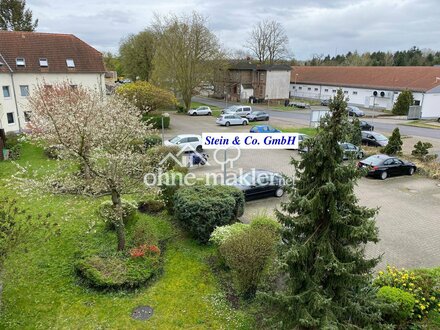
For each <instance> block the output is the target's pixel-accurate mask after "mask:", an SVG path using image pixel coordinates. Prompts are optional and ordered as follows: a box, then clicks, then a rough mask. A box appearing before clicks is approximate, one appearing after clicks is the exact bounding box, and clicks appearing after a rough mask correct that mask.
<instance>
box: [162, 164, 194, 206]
mask: <svg viewBox="0 0 440 330" xmlns="http://www.w3.org/2000/svg"><path fill="white" fill-rule="evenodd" d="M183 169H184V170H185V171H186V172H185V171H182V168H180V167H179V168H177V167H175V168H174V170H172V171H169V172H167V173H164V174H163V175H162V182H161V183H160V185H159V188H160V191H161V195H162V200H163V202H164V203H165V208H166V209H167V211H168V213H169V214H173V213H174V195H175V194H176V192H177V190H178V189H179V188H180V186H181V184H182V182H183V176H184V175H185V174H186V173H187V171H188V169H187V168H183Z"/></svg>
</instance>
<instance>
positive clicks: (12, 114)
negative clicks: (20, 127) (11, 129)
mask: <svg viewBox="0 0 440 330" xmlns="http://www.w3.org/2000/svg"><path fill="white" fill-rule="evenodd" d="M6 117H7V118H8V124H9V125H12V124H13V123H14V122H15V121H14V113H13V112H8V113H7V114H6Z"/></svg>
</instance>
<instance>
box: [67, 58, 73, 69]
mask: <svg viewBox="0 0 440 330" xmlns="http://www.w3.org/2000/svg"><path fill="white" fill-rule="evenodd" d="M66 65H67V67H68V68H69V69H73V68H75V61H74V60H73V58H67V59H66Z"/></svg>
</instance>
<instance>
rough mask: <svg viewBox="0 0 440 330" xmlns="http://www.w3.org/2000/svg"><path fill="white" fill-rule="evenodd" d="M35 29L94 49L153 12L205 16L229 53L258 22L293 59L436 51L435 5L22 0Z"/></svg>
mask: <svg viewBox="0 0 440 330" xmlns="http://www.w3.org/2000/svg"><path fill="white" fill-rule="evenodd" d="M27 6H28V7H29V8H30V9H31V10H32V11H33V14H34V18H38V19H39V25H38V28H37V31H39V32H58V33H72V34H75V35H76V36H77V37H79V38H81V39H82V40H84V41H86V42H87V43H89V44H91V45H92V46H94V47H95V48H96V49H98V50H99V51H111V52H117V51H118V48H119V44H120V42H121V40H122V39H123V38H124V37H126V36H128V35H130V34H135V33H137V32H139V31H141V30H143V29H145V28H147V27H148V26H149V25H150V24H151V22H152V20H153V18H154V15H155V14H159V15H166V14H170V13H174V14H178V15H181V14H188V13H191V12H192V11H198V12H199V13H201V14H203V15H204V16H206V17H207V21H208V26H209V28H210V29H211V30H212V31H213V32H214V33H215V34H216V35H217V37H218V39H219V41H220V43H221V44H222V46H223V47H224V48H225V49H227V50H230V51H234V50H239V49H243V46H244V44H245V43H246V39H247V37H248V35H249V32H250V30H251V29H252V26H253V25H254V24H255V23H257V22H258V21H260V20H264V19H273V20H276V21H278V22H280V23H281V24H282V25H283V26H284V29H285V30H286V34H287V36H288V38H289V46H288V49H289V53H290V54H293V56H294V57H295V58H296V59H298V60H305V59H309V58H311V57H312V56H313V55H315V54H317V55H319V54H324V55H327V54H330V55H331V56H333V55H335V54H343V53H346V52H348V51H355V50H357V51H358V52H364V51H378V50H382V51H396V50H406V49H409V48H411V47H412V46H418V47H419V48H421V49H433V50H440V5H439V0H358V1H348V0H204V1H203V0H183V1H180V0H167V1H163V0H155V1H152V0H143V1H140V0H125V1H122V0H111V1H104V0H88V1H87V0H69V1H67V0H57V1H53V0H28V1H27Z"/></svg>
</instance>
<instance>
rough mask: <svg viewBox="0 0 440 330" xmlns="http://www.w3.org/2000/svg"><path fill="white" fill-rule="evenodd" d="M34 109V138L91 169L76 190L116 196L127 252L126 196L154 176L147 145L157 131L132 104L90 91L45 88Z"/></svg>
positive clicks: (120, 238) (120, 240)
mask: <svg viewBox="0 0 440 330" xmlns="http://www.w3.org/2000/svg"><path fill="white" fill-rule="evenodd" d="M30 106H31V110H32V123H31V125H30V128H31V131H32V136H34V137H36V138H38V139H40V140H44V141H50V142H52V143H56V144H60V145H62V146H63V147H64V151H65V153H66V154H67V155H68V156H69V157H70V159H71V160H73V162H74V163H77V164H80V165H82V166H84V167H85V168H87V172H88V178H81V177H77V174H75V173H72V174H71V175H76V177H75V178H74V179H73V180H70V184H71V185H77V186H79V187H80V188H81V189H82V191H93V190H96V187H99V189H100V191H101V192H105V193H108V194H110V195H111V200H112V204H113V209H114V211H115V214H116V221H115V228H116V232H117V236H118V250H123V249H125V225H124V222H123V210H122V201H121V195H122V194H124V193H127V192H133V191H134V190H135V189H137V188H141V189H142V188H143V186H142V178H143V176H144V174H145V173H146V172H148V171H150V170H151V168H150V165H149V164H151V159H149V158H151V155H149V154H147V153H145V152H144V150H143V149H144V145H143V141H144V139H145V138H146V137H147V136H148V135H150V134H151V133H152V129H151V128H150V127H149V126H148V125H147V124H146V123H145V122H142V121H141V120H140V113H139V111H138V110H137V109H136V108H135V107H134V106H133V105H131V104H130V103H128V102H127V101H126V100H124V99H122V98H120V97H118V96H110V97H104V98H103V97H101V95H100V93H99V92H98V91H94V90H89V89H86V88H84V87H78V88H76V89H71V87H70V86H68V85H67V84H61V85H57V86H53V87H52V88H49V89H48V88H43V87H40V88H38V89H37V91H36V93H35V95H34V96H33V97H32V98H31V100H30ZM69 175H70V174H69Z"/></svg>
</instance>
